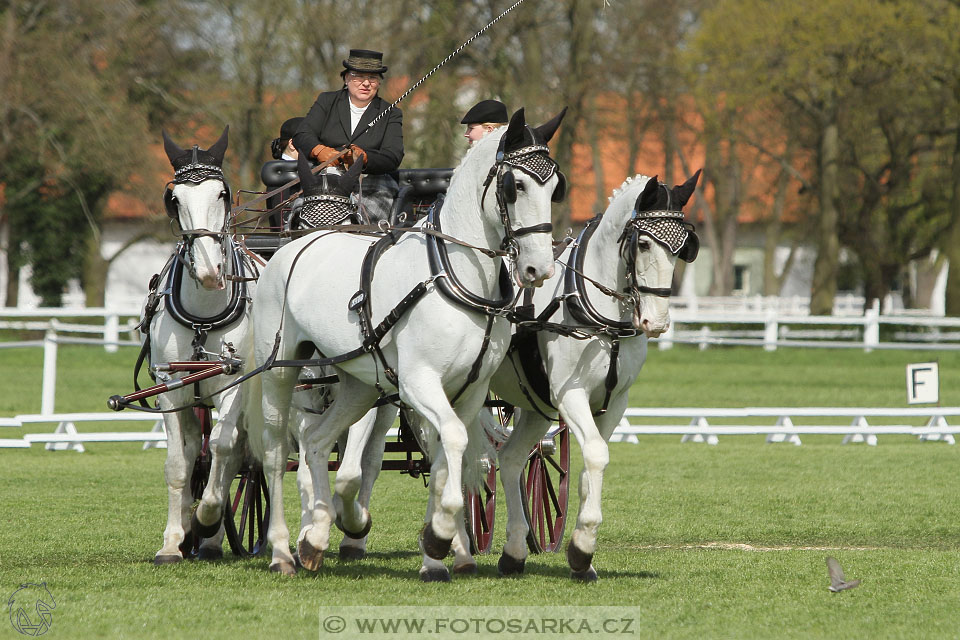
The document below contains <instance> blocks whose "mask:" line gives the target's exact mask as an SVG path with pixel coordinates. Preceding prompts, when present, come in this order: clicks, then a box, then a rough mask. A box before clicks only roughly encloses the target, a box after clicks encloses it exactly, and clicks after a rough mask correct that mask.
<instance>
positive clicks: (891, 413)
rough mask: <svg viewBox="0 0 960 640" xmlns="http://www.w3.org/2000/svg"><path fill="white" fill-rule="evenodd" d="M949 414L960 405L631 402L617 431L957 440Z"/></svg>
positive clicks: (958, 412)
mask: <svg viewBox="0 0 960 640" xmlns="http://www.w3.org/2000/svg"><path fill="white" fill-rule="evenodd" d="M946 416H960V407H929V408H925V409H922V408H918V407H910V408H902V409H898V408H895V407H891V408H877V407H832V408H830V407H782V408H777V407H745V408H743V409H731V408H724V409H699V408H678V409H667V408H659V409H658V408H649V409H647V408H643V409H638V408H628V409H627V410H626V412H624V419H623V420H622V421H621V422H620V425H619V426H618V427H617V429H616V430H615V431H614V433H615V434H618V435H620V437H621V438H623V437H625V436H628V435H634V436H637V435H671V434H676V435H679V436H682V438H681V442H705V443H707V444H710V445H716V444H719V439H718V436H722V435H766V436H767V442H790V443H792V444H795V445H800V444H801V441H800V435H801V434H807V435H842V436H844V438H843V444H850V443H857V442H866V443H867V444H868V445H870V446H876V445H877V436H878V435H894V434H899V435H913V436H917V437H918V438H919V439H920V440H941V441H943V442H946V443H947V444H955V440H954V435H955V434H957V433H960V424H958V425H950V424H948V423H947V420H946ZM665 417H669V418H690V419H691V421H690V424H689V425H686V426H684V425H632V424H630V423H629V421H628V420H627V418H665ZM797 417H808V418H813V417H821V418H822V417H841V418H853V421H852V422H851V423H850V424H849V425H799V426H798V425H796V424H794V422H793V418H797ZM867 417H871V418H878V417H886V418H904V417H914V418H917V417H921V418H922V417H927V418H928V420H927V422H926V424H925V425H924V426H922V427H915V426H913V425H909V424H895V425H871V424H870V423H869V422H868V421H867ZM708 418H712V419H717V418H744V419H745V418H776V419H777V420H776V423H775V424H773V425H744V424H734V425H711V424H710V422H709V420H708Z"/></svg>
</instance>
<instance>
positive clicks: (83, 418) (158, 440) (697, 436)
mask: <svg viewBox="0 0 960 640" xmlns="http://www.w3.org/2000/svg"><path fill="white" fill-rule="evenodd" d="M957 416H960V407H929V408H919V407H916V408H905V409H901V408H879V407H745V408H713V409H710V408H629V409H627V411H626V413H625V415H624V417H623V420H622V421H621V422H620V425H619V426H618V427H617V428H616V429H615V430H614V432H613V437H612V438H611V441H613V442H632V443H637V442H639V440H638V438H637V436H641V435H643V436H652V435H677V436H681V439H680V441H681V442H702V443H706V444H710V445H717V444H719V441H720V440H719V437H720V436H734V435H766V436H767V438H766V441H767V442H768V443H776V442H786V443H791V444H794V445H797V446H799V445H800V444H802V441H801V439H800V436H801V435H838V436H843V440H842V441H841V442H842V444H849V443H857V442H864V443H866V444H868V445H871V446H876V445H877V444H878V436H882V435H910V436H916V437H917V438H918V439H920V440H925V441H941V442H945V443H947V444H951V445H952V444H955V438H954V436H955V435H956V434H957V433H960V424H953V425H951V424H949V423H948V422H947V417H951V418H956V417H957ZM631 418H641V419H644V420H651V419H653V420H658V421H660V420H664V419H677V418H683V419H689V423H688V424H685V425H684V424H663V423H660V422H657V423H654V424H633V423H632V422H630V419H631ZM802 418H817V419H824V418H834V419H836V418H838V419H839V420H836V423H834V424H827V425H824V424H800V422H801V419H802ZM868 418H869V419H870V420H874V421H875V419H876V418H882V419H891V418H900V419H907V418H911V419H913V420H914V421H918V420H925V422H924V424H922V425H916V424H870V422H869V421H868ZM730 419H737V420H743V421H748V420H751V419H754V420H756V419H760V420H766V421H767V424H743V423H739V424H711V420H713V421H714V422H715V421H716V420H730ZM131 421H143V422H150V423H152V425H153V427H152V429H151V430H150V431H120V432H100V431H96V432H85V433H80V432H79V431H78V430H77V426H76V425H77V423H87V424H97V423H110V422H131ZM771 421H772V424H770V422H771ZM818 421H819V420H818ZM840 421H845V422H847V423H846V424H839V422H840ZM955 422H956V421H955ZM42 423H46V424H51V423H56V424H57V427H56V430H55V431H54V432H53V433H28V434H25V435H23V436H22V437H21V438H0V448H27V447H30V445H32V444H35V443H36V444H45V445H46V448H47V449H48V450H50V451H59V450H71V451H77V452H81V453H82V452H83V451H84V450H85V449H84V446H83V443H85V442H143V449H145V450H146V449H150V448H154V447H157V448H166V439H167V436H166V432H165V431H164V429H163V419H162V418H161V417H160V416H159V415H157V414H150V413H137V412H127V413H60V414H50V415H39V414H37V415H19V416H15V417H13V418H0V427H21V428H23V427H29V426H30V425H35V424H42ZM393 435H395V433H394V434H393Z"/></svg>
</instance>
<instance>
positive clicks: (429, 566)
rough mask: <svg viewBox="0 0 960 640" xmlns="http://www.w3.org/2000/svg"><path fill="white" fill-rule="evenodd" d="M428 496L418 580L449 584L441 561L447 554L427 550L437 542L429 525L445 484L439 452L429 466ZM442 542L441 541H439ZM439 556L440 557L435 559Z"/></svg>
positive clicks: (444, 473)
mask: <svg viewBox="0 0 960 640" xmlns="http://www.w3.org/2000/svg"><path fill="white" fill-rule="evenodd" d="M430 476H431V478H430V495H429V497H428V498H427V513H426V515H425V516H424V519H423V532H422V533H421V534H420V550H421V552H422V554H423V563H422V564H421V565H420V580H422V581H423V582H450V572H449V571H447V567H446V566H444V564H443V559H444V558H445V557H446V555H447V552H446V551H444V552H443V554H442V555H440V553H439V551H438V550H437V549H435V548H431V549H428V546H429V545H435V544H436V543H437V540H436V538H435V537H433V535H432V533H431V531H430V524H431V522H432V521H433V516H434V513H435V511H436V505H437V502H439V501H440V500H441V499H442V496H443V489H444V486H445V485H446V484H447V480H448V478H447V461H446V458H445V457H444V455H443V453H442V452H440V453H439V454H438V455H437V456H436V457H435V459H434V460H433V463H432V464H431V465H430ZM441 542H442V541H441ZM451 544H452V540H451V541H450V542H448V543H447V545H446V546H447V549H449V548H450V545H451ZM437 556H440V557H437Z"/></svg>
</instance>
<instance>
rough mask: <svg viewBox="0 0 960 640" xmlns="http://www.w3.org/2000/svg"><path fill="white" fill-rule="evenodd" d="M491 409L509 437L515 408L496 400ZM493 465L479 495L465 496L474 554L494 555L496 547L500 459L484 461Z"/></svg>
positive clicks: (496, 444)
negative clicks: (494, 542)
mask: <svg viewBox="0 0 960 640" xmlns="http://www.w3.org/2000/svg"><path fill="white" fill-rule="evenodd" d="M487 406H488V408H489V409H490V411H491V413H492V414H493V417H494V419H495V420H496V421H497V422H498V423H499V424H500V426H499V428H498V431H499V432H500V433H501V434H506V433H507V425H508V424H510V420H511V419H512V418H513V406H511V405H509V404H507V403H505V402H503V401H502V400H500V399H499V398H497V397H496V396H493V397H492V398H490V399H488V404H487ZM491 444H492V446H493V448H494V450H496V451H499V450H500V447H501V443H500V442H499V441H495V440H494V439H493V438H491ZM482 463H483V464H484V465H489V467H488V468H487V472H486V476H485V477H484V479H483V484H482V486H481V487H480V491H479V493H473V492H472V491H468V492H467V493H466V494H465V496H464V509H463V515H464V519H465V520H466V524H467V534H468V535H469V537H470V553H471V554H473V555H476V554H478V553H490V549H491V548H492V547H493V520H494V516H495V515H496V512H497V461H496V458H494V459H491V460H488V459H484V460H483V461H482Z"/></svg>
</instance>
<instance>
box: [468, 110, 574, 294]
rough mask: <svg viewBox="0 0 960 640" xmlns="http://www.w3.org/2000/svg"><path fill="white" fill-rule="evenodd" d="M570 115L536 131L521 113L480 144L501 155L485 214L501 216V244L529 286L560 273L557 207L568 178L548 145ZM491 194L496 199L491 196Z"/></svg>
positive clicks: (486, 190) (485, 187)
mask: <svg viewBox="0 0 960 640" xmlns="http://www.w3.org/2000/svg"><path fill="white" fill-rule="evenodd" d="M566 111H567V110H566V108H564V109H563V111H561V112H560V113H558V114H557V115H556V116H555V117H553V118H552V119H551V120H549V121H548V122H546V123H544V124H543V125H541V126H539V127H531V126H529V125H527V123H526V117H525V115H524V110H523V109H519V110H517V112H516V113H514V114H513V116H512V117H511V118H510V123H509V124H508V125H507V127H506V128H505V129H504V130H503V133H502V134H501V135H497V134H498V133H499V132H495V133H493V134H491V135H489V136H487V137H486V138H484V139H483V140H481V142H480V143H479V144H478V145H477V151H478V152H479V153H484V154H486V153H491V152H494V151H495V156H494V163H493V166H492V167H491V168H490V170H489V172H488V173H487V177H486V180H485V181H484V182H483V184H482V194H481V197H480V202H481V204H482V205H483V207H484V211H485V212H488V213H491V214H493V215H496V216H498V217H499V219H500V223H501V225H502V227H501V228H502V230H503V235H502V241H501V246H502V247H504V248H506V249H507V250H508V251H510V252H511V253H513V254H514V257H515V260H514V277H515V279H516V280H517V282H518V283H519V284H520V285H521V286H523V287H539V286H540V285H542V284H543V281H544V280H546V279H547V278H550V277H551V276H553V273H554V264H553V253H552V244H551V241H552V237H551V232H552V231H553V225H552V224H551V223H550V219H551V203H552V202H560V201H561V200H563V198H564V196H565V195H566V178H565V177H564V175H563V173H561V172H560V170H559V167H558V166H557V163H556V162H555V161H554V160H553V158H551V157H550V149H549V148H548V147H547V142H549V141H550V139H551V138H552V137H553V134H554V133H555V132H556V130H557V128H558V127H559V126H560V122H561V121H562V120H563V116H564V115H565V114H566ZM488 139H489V140H488ZM480 149H485V150H486V151H483V152H481V151H480ZM468 155H469V154H468ZM465 160H466V159H465ZM491 187H493V188H492V189H491ZM491 191H492V193H493V195H495V198H489V197H487V196H488V195H491V194H490V192H491Z"/></svg>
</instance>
